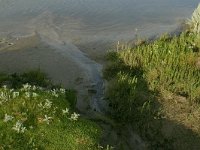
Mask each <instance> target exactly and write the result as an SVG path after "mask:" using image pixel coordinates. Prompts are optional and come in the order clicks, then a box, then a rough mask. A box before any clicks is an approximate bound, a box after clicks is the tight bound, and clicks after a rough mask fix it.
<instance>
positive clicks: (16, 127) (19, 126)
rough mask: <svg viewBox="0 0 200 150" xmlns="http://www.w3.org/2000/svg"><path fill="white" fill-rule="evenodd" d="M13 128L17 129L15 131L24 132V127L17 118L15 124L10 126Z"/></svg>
mask: <svg viewBox="0 0 200 150" xmlns="http://www.w3.org/2000/svg"><path fill="white" fill-rule="evenodd" d="M12 129H13V130H15V131H17V133H20V132H21V133H24V132H25V130H26V127H23V124H22V122H20V121H19V120H18V121H17V122H16V124H15V126H14V127H12Z"/></svg>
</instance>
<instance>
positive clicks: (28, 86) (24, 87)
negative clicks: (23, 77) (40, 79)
mask: <svg viewBox="0 0 200 150" xmlns="http://www.w3.org/2000/svg"><path fill="white" fill-rule="evenodd" d="M30 89H31V85H29V84H28V83H26V84H23V90H25V91H28V90H30Z"/></svg>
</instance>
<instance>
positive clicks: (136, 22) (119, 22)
mask: <svg viewBox="0 0 200 150" xmlns="http://www.w3.org/2000/svg"><path fill="white" fill-rule="evenodd" d="M198 3H199V0H56V1H55V0H0V32H1V33H11V34H16V35H18V34H21V35H23V34H31V33H33V32H36V31H37V32H43V30H47V29H48V30H49V31H50V32H52V36H53V37H54V36H55V32H56V34H58V35H59V38H60V39H65V40H67V41H70V42H77V41H78V42H80V43H85V42H92V41H101V40H104V41H105V40H108V41H109V40H110V41H117V40H127V39H132V38H134V37H135V34H136V31H135V29H136V28H137V29H138V31H137V34H139V35H141V36H146V37H148V36H151V35H155V34H158V33H163V32H168V31H172V30H174V29H176V27H177V26H178V24H180V22H181V21H182V20H184V19H186V18H189V17H190V16H191V14H192V12H193V10H194V8H195V7H197V4H198ZM45 32H46V31H45ZM49 35H50V34H49ZM57 38H58V37H57Z"/></svg>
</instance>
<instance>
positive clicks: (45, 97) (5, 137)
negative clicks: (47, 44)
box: [0, 71, 101, 150]
mask: <svg viewBox="0 0 200 150" xmlns="http://www.w3.org/2000/svg"><path fill="white" fill-rule="evenodd" d="M24 83H28V84H24ZM0 84H2V86H1V88H0V149H16V150H17V149H20V150H22V149H41V150H42V149H49V150H51V149H70V150H83V149H88V150H89V149H91V150H94V149H98V143H99V138H100V135H101V129H100V127H99V126H98V125H97V124H95V123H94V122H92V121H89V120H86V119H84V118H83V117H82V116H79V114H78V113H77V112H76V111H75V108H74V104H75V101H76V93H75V92H74V91H72V90H66V89H63V88H60V87H56V88H55V87H53V85H52V84H50V81H49V80H48V79H47V78H46V76H45V74H43V73H41V72H39V71H33V72H29V73H25V74H21V75H18V74H14V75H5V74H4V75H0ZM5 85H6V86H5Z"/></svg>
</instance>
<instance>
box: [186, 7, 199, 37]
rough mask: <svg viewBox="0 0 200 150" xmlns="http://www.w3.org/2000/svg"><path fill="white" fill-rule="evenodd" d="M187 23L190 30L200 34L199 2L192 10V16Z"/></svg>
mask: <svg viewBox="0 0 200 150" xmlns="http://www.w3.org/2000/svg"><path fill="white" fill-rule="evenodd" d="M188 24H189V27H190V30H191V31H192V32H194V33H198V34H200V4H199V6H198V7H197V8H196V9H195V10H194V12H193V14H192V18H191V19H190V20H189V21H188Z"/></svg>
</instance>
